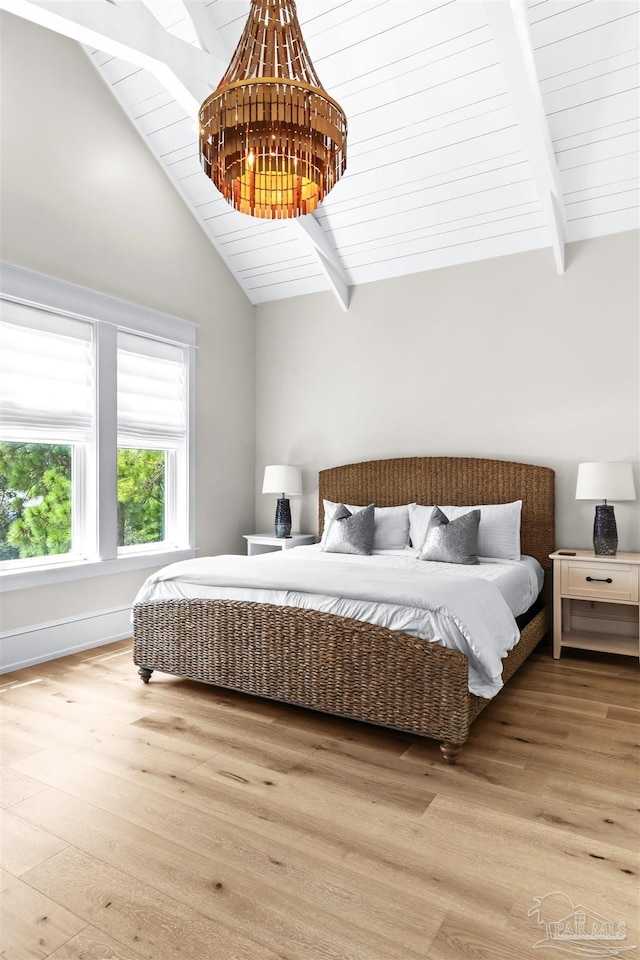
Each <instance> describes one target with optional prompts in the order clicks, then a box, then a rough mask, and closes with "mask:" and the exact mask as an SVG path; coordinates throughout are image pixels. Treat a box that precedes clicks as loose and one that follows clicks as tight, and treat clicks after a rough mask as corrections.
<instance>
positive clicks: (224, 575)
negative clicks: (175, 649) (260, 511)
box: [134, 545, 542, 698]
mask: <svg viewBox="0 0 640 960" xmlns="http://www.w3.org/2000/svg"><path fill="white" fill-rule="evenodd" d="M541 586H542V568H541V567H540V565H539V564H538V563H537V561H535V560H533V559H532V558H531V557H526V558H523V560H522V561H521V562H519V563H515V562H511V561H493V562H487V563H480V564H478V565H473V566H466V565H459V564H449V563H432V562H425V561H423V560H418V559H417V555H416V553H415V552H414V551H411V550H405V551H380V552H378V553H377V554H376V555H374V556H371V557H358V556H351V555H345V554H334V553H324V552H323V551H322V550H321V549H320V547H319V545H315V546H310V547H296V548H295V549H293V550H286V551H280V552H277V553H268V554H262V555H261V556H255V557H244V556H235V555H228V556H218V557H201V558H197V559H195V560H184V561H182V562H180V563H174V564H171V565H170V566H168V567H164V568H163V569H162V570H159V571H158V572H157V573H154V574H152V575H151V576H150V577H149V578H148V579H147V580H146V582H145V583H144V584H143V586H142V588H141V590H140V591H139V593H138V595H137V597H136V599H135V602H134V603H136V604H137V603H148V602H159V601H164V600H184V599H189V600H190V599H196V598H202V599H211V600H219V599H230V600H244V601H251V602H256V603H273V604H277V605H280V606H295V607H306V608H308V609H313V610H320V611H323V612H325V613H333V614H337V615H338V616H342V617H352V618H353V619H355V620H362V621H366V622H368V623H374V624H377V625H378V626H382V627H387V628H388V629H390V630H395V631H398V632H401V633H407V634H409V635H411V636H415V637H419V638H420V639H422V640H426V641H430V642H433V643H439V644H441V645H442V646H446V647H450V648H453V649H455V650H460V651H461V652H462V653H463V654H464V655H465V656H466V657H467V659H468V661H469V690H470V691H471V693H474V694H477V695H478V696H482V697H487V698H491V697H494V696H495V695H496V693H497V692H498V691H499V690H500V689H501V687H502V659H503V658H504V657H505V656H506V655H507V653H508V652H509V650H511V648H512V647H513V646H514V645H515V644H516V643H517V642H518V639H519V636H520V634H519V631H518V627H517V625H516V622H515V619H514V618H515V617H516V616H518V615H519V614H520V613H523V612H524V611H525V610H526V609H527V608H528V607H529V606H530V605H531V604H532V603H533V601H534V600H535V598H536V597H537V595H538V593H539V592H540V589H541Z"/></svg>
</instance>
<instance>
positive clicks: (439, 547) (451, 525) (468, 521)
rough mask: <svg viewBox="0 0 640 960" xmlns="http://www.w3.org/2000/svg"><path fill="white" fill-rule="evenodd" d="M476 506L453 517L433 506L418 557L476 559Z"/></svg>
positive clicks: (456, 559) (473, 560)
mask: <svg viewBox="0 0 640 960" xmlns="http://www.w3.org/2000/svg"><path fill="white" fill-rule="evenodd" d="M479 527H480V510H470V511H469V513H464V514H463V515H462V516H461V517H456V519H455V520H449V518H448V517H447V516H446V515H445V514H444V513H443V512H442V510H441V509H440V507H434V508H433V512H432V514H431V518H430V520H429V525H428V527H427V533H426V536H425V538H424V543H423V544H422V549H421V550H420V559H421V560H440V561H442V562H443V563H478V562H479V561H478V528H479Z"/></svg>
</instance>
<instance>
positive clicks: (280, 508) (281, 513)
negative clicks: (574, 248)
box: [276, 497, 291, 537]
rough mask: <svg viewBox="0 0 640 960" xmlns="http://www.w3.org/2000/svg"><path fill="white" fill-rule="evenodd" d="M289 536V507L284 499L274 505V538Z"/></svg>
mask: <svg viewBox="0 0 640 960" xmlns="http://www.w3.org/2000/svg"><path fill="white" fill-rule="evenodd" d="M290 536H291V507H290V506H289V501H288V500H287V499H286V497H285V498H284V499H283V498H280V499H279V500H278V503H277V504H276V537H290Z"/></svg>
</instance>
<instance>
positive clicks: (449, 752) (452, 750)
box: [440, 740, 462, 763]
mask: <svg viewBox="0 0 640 960" xmlns="http://www.w3.org/2000/svg"><path fill="white" fill-rule="evenodd" d="M440 750H441V751H442V756H443V757H444V759H445V760H446V761H447V763H455V762H456V760H457V759H458V754H459V753H460V751H461V750H462V744H461V743H449V742H448V741H447V740H443V741H442V743H441V744H440Z"/></svg>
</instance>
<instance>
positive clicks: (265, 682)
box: [134, 457, 555, 763]
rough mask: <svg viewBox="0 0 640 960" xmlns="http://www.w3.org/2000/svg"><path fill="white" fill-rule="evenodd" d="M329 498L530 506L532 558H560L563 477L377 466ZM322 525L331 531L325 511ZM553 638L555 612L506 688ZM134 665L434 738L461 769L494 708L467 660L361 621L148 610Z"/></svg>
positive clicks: (214, 609) (341, 483)
mask: <svg viewBox="0 0 640 960" xmlns="http://www.w3.org/2000/svg"><path fill="white" fill-rule="evenodd" d="M323 497H326V499H328V500H334V501H342V502H345V503H369V502H371V501H373V502H375V503H376V504H377V505H378V506H394V505H397V504H402V503H411V502H418V503H426V504H429V503H431V504H433V503H442V504H447V503H448V504H459V505H467V504H468V505H473V504H476V503H508V502H510V501H512V500H517V499H521V500H522V501H523V508H522V530H521V537H522V550H523V553H527V554H529V555H530V556H535V557H536V559H538V560H539V561H540V563H541V564H542V565H543V567H545V568H548V567H549V559H548V555H549V553H551V552H552V551H553V549H554V547H555V544H554V525H553V524H554V475H553V471H552V470H549V469H548V468H546V467H537V466H531V465H528V464H521V463H512V462H506V461H501V460H478V459H471V458H458V457H426V458H424V457H423V458H406V459H400V460H379V461H369V462H366V463H359V464H349V465H347V466H345V467H336V468H332V469H330V470H325V471H321V472H320V499H321V502H322V498H323ZM321 505H322V503H321ZM320 516H321V521H320V522H322V511H321V514H320ZM548 628H549V616H548V610H547V609H546V608H544V609H542V610H541V611H540V612H539V613H538V614H537V615H536V616H535V617H534V618H533V619H532V620H531V621H530V623H529V624H528V625H527V626H526V627H525V628H524V629H523V631H522V634H521V638H520V641H519V643H518V644H517V646H516V647H515V648H514V649H513V650H512V651H511V653H510V654H509V655H508V657H507V658H506V659H505V661H504V668H503V677H504V679H505V680H508V678H509V677H510V676H511V675H512V674H513V673H514V672H515V670H516V669H517V668H518V667H519V666H520V665H521V664H522V663H523V662H524V660H525V659H526V658H527V657H528V656H529V654H530V653H531V651H532V650H533V648H534V647H535V646H536V644H537V643H538V642H539V641H540V640H541V639H542V637H543V636H544V634H545V633H546V632H547V630H548ZM134 660H135V663H136V664H138V666H139V667H140V671H139V672H140V675H141V676H142V678H143V680H145V681H147V680H148V679H149V677H150V676H151V672H152V671H153V670H160V671H163V672H166V673H171V674H175V675H177V676H181V677H189V678H191V679H194V680H202V681H204V682H207V683H213V684H217V685H219V686H222V687H228V688H232V689H235V690H240V691H243V692H244V693H249V694H254V695H258V696H262V697H270V698H273V699H275V700H281V701H284V702H287V703H292V704H297V705H299V706H303V707H310V708H312V709H314V710H321V711H324V712H326V713H331V714H336V715H339V716H344V717H352V718H354V719H356V720H364V721H367V722H369V723H376V724H380V725H382V726H386V727H392V728H395V729H399V730H405V731H408V732H411V733H416V734H421V735H423V736H426V737H432V738H434V739H438V740H440V741H441V749H442V752H443V755H444V757H445V759H446V760H448V761H449V762H451V763H453V762H454V761H455V758H456V755H457V753H458V751H459V749H460V746H461V745H462V744H463V743H464V741H465V740H466V738H467V736H468V732H469V726H470V724H471V723H472V721H473V720H474V719H475V718H476V717H477V716H478V714H479V713H480V711H481V710H482V709H483V708H484V707H485V706H486V705H487V703H488V702H489V701H487V700H485V699H484V698H482V697H477V696H474V695H473V694H470V693H469V689H468V664H467V660H466V658H465V657H464V656H463V654H461V653H459V652H458V651H455V650H449V649H446V648H444V647H440V646H438V645H437V644H430V643H425V641H423V640H418V639H416V638H414V637H409V636H407V635H405V634H400V633H394V632H392V631H390V630H386V629H385V628H383V627H376V626H372V625H370V624H366V623H361V622H359V621H356V620H351V619H347V618H344V617H337V616H334V615H331V614H326V613H319V612H316V611H313V610H306V609H297V608H294V607H278V606H273V605H271V604H262V603H245V602H239V601H231V600H170V601H164V602H161V603H147V604H139V605H137V606H136V607H135V608H134Z"/></svg>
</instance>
